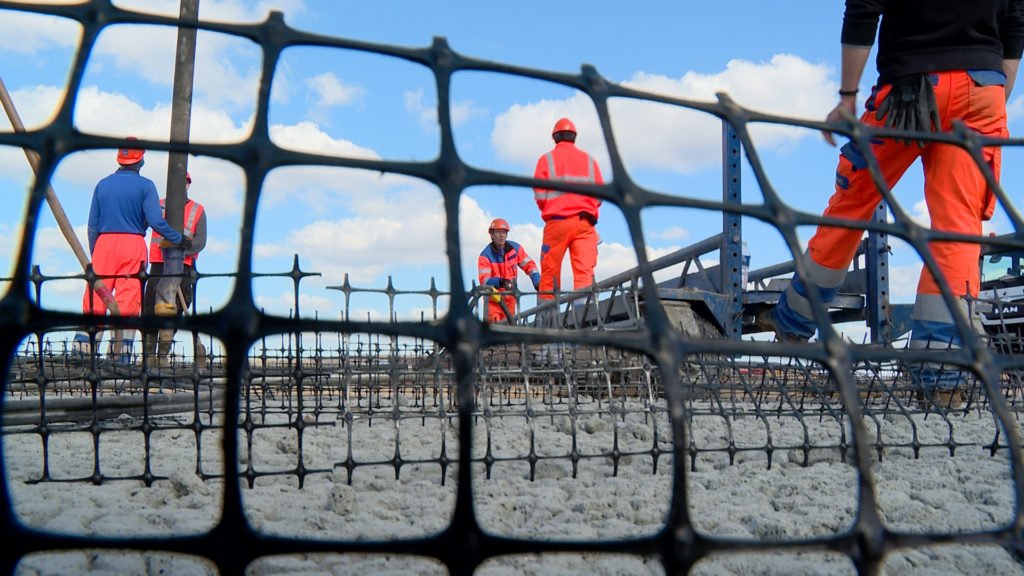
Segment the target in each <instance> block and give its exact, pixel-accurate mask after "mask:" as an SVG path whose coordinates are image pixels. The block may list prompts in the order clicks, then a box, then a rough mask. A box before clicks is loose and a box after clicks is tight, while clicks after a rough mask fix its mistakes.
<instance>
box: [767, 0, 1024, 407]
mask: <svg viewBox="0 0 1024 576" xmlns="http://www.w3.org/2000/svg"><path fill="white" fill-rule="evenodd" d="M879 19H881V27H880V28H879ZM876 30H877V34H878V42H879V45H878V55H877V60H876V65H877V70H878V80H877V82H876V85H875V86H874V87H873V88H872V90H871V94H870V96H869V97H868V99H867V101H866V104H865V107H866V110H865V112H864V114H863V115H861V117H860V121H861V122H863V123H864V124H866V125H868V126H872V127H878V126H889V127H893V128H898V129H905V130H924V131H933V130H941V131H949V130H951V129H952V128H953V121H954V120H959V121H961V122H962V123H963V125H964V126H965V127H966V128H968V129H970V130H973V131H975V132H977V133H978V134H979V135H980V136H982V137H999V138H1005V137H1008V136H1009V132H1008V130H1007V126H1006V101H1007V99H1008V98H1009V96H1010V92H1011V90H1012V89H1013V84H1014V80H1015V78H1016V75H1017V67H1018V64H1019V62H1020V57H1021V52H1022V47H1024V0H1009V1H1008V2H1007V1H1006V0H972V1H971V2H963V1H962V0H904V1H902V2H880V1H878V0H846V13H845V16H844V18H843V28H842V72H841V82H842V83H841V85H840V90H839V104H838V105H836V107H835V109H833V110H832V112H830V113H829V114H828V116H827V118H826V120H827V121H829V122H836V121H839V120H840V119H842V117H843V115H845V114H847V113H849V114H850V115H853V114H854V113H855V108H856V95H857V87H858V84H859V83H860V77H861V73H862V72H863V69H864V66H865V63H866V62H867V59H868V54H869V52H870V51H871V47H872V45H873V44H874V41H875V34H876ZM824 137H825V140H826V141H827V142H828V143H829V144H831V145H833V146H834V145H835V143H834V141H833V136H832V134H831V133H828V132H826V133H824ZM870 152H871V155H872V156H874V157H875V158H877V160H878V165H879V168H880V169H881V174H882V176H883V177H884V178H885V180H886V183H887V184H888V185H889V186H890V187H891V186H893V185H895V184H896V182H898V181H899V179H900V178H901V177H902V176H903V173H904V172H905V171H906V170H907V168H909V167H910V165H911V164H912V163H913V162H914V161H915V160H916V159H918V158H920V159H921V163H922V165H923V168H924V181H925V201H926V203H927V205H928V212H929V215H930V216H931V227H932V229H933V230H937V231H943V232H956V233H960V234H968V235H972V236H980V235H981V233H982V221H983V220H987V219H989V218H990V217H991V216H992V214H993V211H994V209H995V198H994V195H993V194H992V191H991V190H989V189H988V186H987V184H986V181H985V177H984V176H983V174H982V172H981V171H980V170H979V168H978V166H977V165H976V164H975V162H974V161H973V160H972V159H971V157H970V155H969V154H968V153H967V152H966V151H965V150H963V149H961V148H959V147H957V146H953V145H949V144H941V143H935V142H931V143H929V142H923V141H922V142H913V141H911V142H907V141H901V140H894V139H889V138H884V139H883V138H875V139H873V140H872V143H871V151H870ZM983 156H984V160H985V161H986V162H987V163H988V165H989V167H990V168H991V169H992V171H993V173H994V174H995V176H996V178H998V177H999V171H1000V163H1001V149H1000V148H999V147H989V148H985V149H983ZM872 178H873V176H872V174H871V172H870V171H869V170H868V169H867V160H866V155H865V154H864V153H863V151H862V150H859V149H858V148H857V146H856V145H854V143H853V142H850V143H848V144H846V145H845V146H843V148H842V150H841V153H840V157H839V167H838V168H837V170H836V184H835V193H834V194H833V196H832V198H831V199H830V200H829V203H828V208H827V209H826V210H825V216H831V217H837V218H846V219H852V220H859V221H867V220H869V219H871V218H872V217H873V215H874V213H875V210H876V208H877V206H878V204H879V202H880V201H881V200H882V196H881V194H880V193H879V191H878V189H877V188H876V186H875V183H874V182H873V180H872ZM863 232H864V231H863V230H862V229H855V228H851V229H847V228H839V227H833V226H819V227H818V229H817V232H816V233H815V234H814V237H813V238H811V240H810V242H809V244H808V247H807V257H808V259H809V262H810V270H809V272H810V274H809V275H808V276H807V277H795V278H794V279H793V282H792V283H791V285H790V286H789V287H788V288H787V289H786V291H785V293H784V294H783V295H782V298H781V300H780V302H779V304H778V306H777V307H776V308H775V309H774V310H773V312H771V314H763V315H761V316H760V317H759V320H763V322H762V323H763V324H765V325H766V327H769V328H771V329H773V330H774V331H775V332H776V335H777V337H778V338H779V339H780V340H806V339H808V338H809V337H810V336H811V335H813V334H814V331H815V328H816V326H815V323H814V321H813V320H812V319H811V318H812V313H811V304H810V301H809V299H808V294H809V290H810V289H812V287H813V288H814V289H816V290H817V294H818V295H819V296H820V297H821V299H822V300H823V301H824V302H825V303H828V302H830V301H831V300H832V299H833V298H834V297H835V295H836V293H837V290H838V287H839V286H840V284H841V283H842V282H843V278H844V276H845V275H846V271H847V268H848V267H849V265H850V262H851V261H852V260H853V258H854V255H855V253H856V251H857V247H858V244H859V243H860V240H861V237H862V235H863ZM929 248H930V250H931V253H932V255H933V257H934V258H935V261H936V263H937V264H938V269H939V271H940V272H941V273H942V275H943V276H944V277H945V280H944V281H945V282H946V284H947V285H948V286H949V289H950V290H951V291H952V293H953V295H954V296H956V297H965V296H972V297H975V296H977V294H978V287H979V284H980V277H979V270H978V256H979V249H980V245H979V244H976V243H965V242H947V241H943V242H932V243H930V245H929ZM958 305H959V306H961V307H962V308H963V310H964V311H966V302H964V301H963V300H960V301H959V302H958ZM962 342H963V337H962V335H961V334H960V333H959V332H958V330H957V329H956V327H955V325H954V322H953V314H952V311H951V310H950V309H949V307H948V306H947V302H945V300H944V299H943V297H942V296H941V294H940V291H939V281H937V280H936V278H934V277H933V276H932V274H931V273H930V272H929V270H928V269H927V267H926V268H925V269H924V270H923V271H922V272H921V277H920V280H919V282H918V286H917V299H916V302H915V305H914V311H913V315H912V332H911V340H910V347H911V348H940V347H941V348H946V347H947V346H948V347H952V348H959V347H961V346H962ZM911 375H912V376H913V377H914V378H915V380H916V381H917V382H918V385H919V386H920V390H921V393H922V398H923V399H925V398H931V399H934V401H935V402H937V403H940V404H943V405H945V406H950V407H955V406H958V405H959V403H960V401H961V395H960V392H959V391H958V390H957V388H958V386H960V385H961V383H962V379H963V375H962V374H961V370H960V369H959V368H958V367H955V366H949V365H943V364H941V363H925V364H923V365H918V366H916V367H911Z"/></svg>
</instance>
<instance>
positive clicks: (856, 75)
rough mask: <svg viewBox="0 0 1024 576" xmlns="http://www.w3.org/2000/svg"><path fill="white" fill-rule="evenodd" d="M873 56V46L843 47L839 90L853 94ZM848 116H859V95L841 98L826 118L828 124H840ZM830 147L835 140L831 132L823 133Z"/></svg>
mask: <svg viewBox="0 0 1024 576" xmlns="http://www.w3.org/2000/svg"><path fill="white" fill-rule="evenodd" d="M870 54H871V46H851V45H846V44H844V45H843V57H842V67H843V69H842V72H841V73H840V82H841V83H840V84H839V89H840V90H842V91H843V92H853V91H855V90H857V86H858V85H859V84H860V77H861V75H862V74H864V67H865V66H866V65H867V61H868V56H869V55H870ZM846 114H849V115H851V116H853V117H856V116H857V95H856V94H850V95H847V96H840V97H839V104H836V107H835V108H833V109H832V111H831V112H829V113H828V116H826V117H825V121H826V122H838V121H839V120H842V119H843V118H844V116H845V115H846ZM821 135H822V136H823V137H824V138H825V142H828V143H829V145H830V146H835V145H836V142H835V139H834V138H833V137H832V133H831V132H827V131H825V132H822V133H821Z"/></svg>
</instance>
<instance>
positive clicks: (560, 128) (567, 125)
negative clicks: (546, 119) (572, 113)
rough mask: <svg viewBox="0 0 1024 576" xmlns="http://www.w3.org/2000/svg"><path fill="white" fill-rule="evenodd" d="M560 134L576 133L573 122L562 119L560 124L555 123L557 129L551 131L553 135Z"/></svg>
mask: <svg viewBox="0 0 1024 576" xmlns="http://www.w3.org/2000/svg"><path fill="white" fill-rule="evenodd" d="M559 132H572V133H573V134H575V133H576V125H575V124H573V123H572V120H569V119H568V118H561V119H559V120H558V122H555V127H554V128H552V129H551V135H552V136H554V135H555V134H557V133H559Z"/></svg>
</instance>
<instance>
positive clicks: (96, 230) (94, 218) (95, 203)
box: [87, 190, 100, 255]
mask: <svg viewBox="0 0 1024 576" xmlns="http://www.w3.org/2000/svg"><path fill="white" fill-rule="evenodd" d="M87 227H88V235H89V254H90V255H92V251H93V250H94V249H95V248H96V239H97V238H99V237H100V203H99V200H98V199H97V198H96V191H95V190H93V192H92V204H90V205H89V224H88V226H87Z"/></svg>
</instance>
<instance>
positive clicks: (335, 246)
mask: <svg viewBox="0 0 1024 576" xmlns="http://www.w3.org/2000/svg"><path fill="white" fill-rule="evenodd" d="M442 208H443V207H442V203H441V197H440V195H424V194H418V193H415V192H402V191H398V192H394V191H393V192H389V193H385V194H384V195H382V196H379V197H378V199H377V202H375V203H365V204H358V205H356V210H355V213H354V215H353V216H351V217H345V218H338V219H332V220H315V221H313V222H310V223H309V224H306V225H304V226H301V227H298V228H295V229H293V230H291V231H290V232H289V233H288V234H287V237H286V238H285V239H284V240H283V241H281V242H276V243H265V244H263V245H260V246H257V247H256V250H257V256H258V257H268V256H280V255H285V254H292V253H298V254H302V255H303V257H304V259H306V260H308V261H309V263H310V264H309V266H308V268H309V269H311V270H317V271H320V272H321V273H322V274H323V276H324V278H325V281H326V282H328V283H340V282H341V281H342V278H343V277H344V274H345V273H348V275H349V278H350V279H351V281H352V282H360V283H369V284H373V285H379V284H381V280H382V279H383V277H385V276H386V275H387V274H389V273H390V272H393V271H395V270H396V269H428V268H431V267H436V266H444V265H445V264H446V263H447V259H446V256H445V246H444V212H443V209H442ZM410 214H415V215H416V217H415V218H410V217H409V215H410ZM428 286H429V278H424V279H423V283H422V286H417V287H416V288H417V289H425V288H427V287H428Z"/></svg>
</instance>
